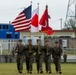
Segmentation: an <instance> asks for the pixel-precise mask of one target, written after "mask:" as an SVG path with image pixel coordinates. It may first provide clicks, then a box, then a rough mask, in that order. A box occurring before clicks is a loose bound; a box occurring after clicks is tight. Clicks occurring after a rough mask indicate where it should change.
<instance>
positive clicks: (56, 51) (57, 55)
mask: <svg viewBox="0 0 76 75" xmlns="http://www.w3.org/2000/svg"><path fill="white" fill-rule="evenodd" d="M52 54H53V62H54V64H55V69H56V71H57V72H59V73H61V66H60V64H61V54H62V49H61V47H54V48H53V52H52Z"/></svg>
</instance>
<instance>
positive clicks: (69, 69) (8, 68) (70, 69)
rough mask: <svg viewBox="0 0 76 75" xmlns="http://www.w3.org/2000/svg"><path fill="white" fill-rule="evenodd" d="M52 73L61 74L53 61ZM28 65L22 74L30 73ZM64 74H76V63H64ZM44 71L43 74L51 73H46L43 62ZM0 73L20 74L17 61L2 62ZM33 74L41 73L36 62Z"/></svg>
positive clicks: (54, 74)
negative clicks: (27, 69) (38, 71)
mask: <svg viewBox="0 0 76 75" xmlns="http://www.w3.org/2000/svg"><path fill="white" fill-rule="evenodd" d="M51 66H52V74H50V75H59V74H57V73H56V71H55V66H54V64H53V63H52V64H51ZM25 67H26V65H25V64H24V68H23V73H22V74H21V75H30V74H28V73H27V71H26V68H25ZM61 67H62V74H61V75H76V63H62V65H61ZM43 71H44V73H43V74H41V75H49V74H46V71H45V65H44V64H43ZM0 75H20V74H19V73H18V71H17V69H16V63H0ZM32 75H40V74H38V73H37V71H36V64H35V63H34V64H33V73H32Z"/></svg>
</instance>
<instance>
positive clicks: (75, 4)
mask: <svg viewBox="0 0 76 75" xmlns="http://www.w3.org/2000/svg"><path fill="white" fill-rule="evenodd" d="M75 26H76V1H75Z"/></svg>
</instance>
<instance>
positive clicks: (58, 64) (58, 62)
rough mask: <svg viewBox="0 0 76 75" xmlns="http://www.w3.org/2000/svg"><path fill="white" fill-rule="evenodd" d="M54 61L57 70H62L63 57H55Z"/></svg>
mask: <svg viewBox="0 0 76 75" xmlns="http://www.w3.org/2000/svg"><path fill="white" fill-rule="evenodd" d="M53 62H54V64H55V69H56V71H57V72H58V71H61V58H58V59H57V58H53Z"/></svg>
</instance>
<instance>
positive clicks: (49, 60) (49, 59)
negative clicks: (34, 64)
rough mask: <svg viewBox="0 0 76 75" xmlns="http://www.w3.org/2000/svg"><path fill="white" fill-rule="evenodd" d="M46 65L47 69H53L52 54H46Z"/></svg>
mask: <svg viewBox="0 0 76 75" xmlns="http://www.w3.org/2000/svg"><path fill="white" fill-rule="evenodd" d="M45 67H46V71H47V72H48V71H51V55H49V56H45Z"/></svg>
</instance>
